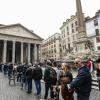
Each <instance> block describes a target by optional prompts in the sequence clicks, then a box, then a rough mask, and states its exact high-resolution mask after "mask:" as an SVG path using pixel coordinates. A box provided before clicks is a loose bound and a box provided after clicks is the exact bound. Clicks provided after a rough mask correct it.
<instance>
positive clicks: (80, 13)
mask: <svg viewBox="0 0 100 100" xmlns="http://www.w3.org/2000/svg"><path fill="white" fill-rule="evenodd" d="M76 10H77V19H78V36H79V37H78V38H81V37H84V36H85V35H86V31H85V23H84V14H83V11H82V6H81V1H80V0H76Z"/></svg>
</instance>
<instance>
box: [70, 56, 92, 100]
mask: <svg viewBox="0 0 100 100" xmlns="http://www.w3.org/2000/svg"><path fill="white" fill-rule="evenodd" d="M75 65H76V66H77V67H78V75H77V76H76V78H75V79H74V80H73V81H72V82H71V83H70V90H71V89H75V91H76V93H77V100H89V97H90V92H91V83H92V79H91V74H90V72H89V69H88V68H87V66H86V65H83V64H82V59H81V58H76V59H75Z"/></svg>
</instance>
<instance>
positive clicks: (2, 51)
mask: <svg viewBox="0 0 100 100" xmlns="http://www.w3.org/2000/svg"><path fill="white" fill-rule="evenodd" d="M42 40H43V39H42V38H41V37H39V36H38V35H36V34H35V33H34V32H32V31H30V30H29V29H27V28H26V27H24V26H23V25H21V24H13V25H0V62H2V63H7V62H12V63H13V64H14V63H24V62H27V63H34V62H37V61H39V49H40V46H41V43H42Z"/></svg>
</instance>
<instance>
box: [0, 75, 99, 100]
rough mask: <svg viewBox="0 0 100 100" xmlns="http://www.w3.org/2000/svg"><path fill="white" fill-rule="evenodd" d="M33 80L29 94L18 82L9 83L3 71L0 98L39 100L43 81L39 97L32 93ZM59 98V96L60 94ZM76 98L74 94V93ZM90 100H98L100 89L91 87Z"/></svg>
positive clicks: (0, 81) (0, 78) (33, 91)
mask: <svg viewBox="0 0 100 100" xmlns="http://www.w3.org/2000/svg"><path fill="white" fill-rule="evenodd" d="M34 93H35V88H34V81H33V90H32V93H31V94H27V93H26V91H25V90H24V89H23V90H22V89H21V86H20V83H16V85H13V81H12V82H11V85H9V81H8V77H7V76H4V75H3V73H0V100H41V99H43V96H44V83H43V82H42V94H41V97H37V96H35V95H34ZM60 100H62V99H61V96H60ZM75 100H76V94H75ZM90 100H100V91H98V90H95V89H92V92H91V96H90Z"/></svg>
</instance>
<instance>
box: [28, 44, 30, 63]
mask: <svg viewBox="0 0 100 100" xmlns="http://www.w3.org/2000/svg"><path fill="white" fill-rule="evenodd" d="M29 63H30V43H28V64H29Z"/></svg>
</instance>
